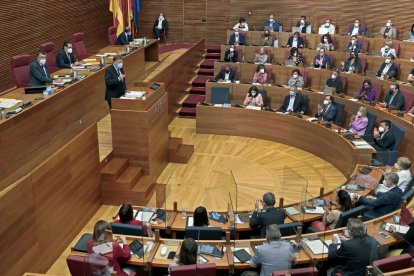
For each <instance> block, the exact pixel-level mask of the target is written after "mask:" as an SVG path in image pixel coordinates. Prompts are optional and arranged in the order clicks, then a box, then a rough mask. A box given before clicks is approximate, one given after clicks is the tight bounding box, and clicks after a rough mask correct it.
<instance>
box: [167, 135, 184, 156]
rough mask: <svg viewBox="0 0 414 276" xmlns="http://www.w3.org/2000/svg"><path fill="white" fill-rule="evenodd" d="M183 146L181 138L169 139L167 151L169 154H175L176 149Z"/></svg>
mask: <svg viewBox="0 0 414 276" xmlns="http://www.w3.org/2000/svg"><path fill="white" fill-rule="evenodd" d="M182 144H183V138H179V137H170V140H169V142H168V151H169V153H170V154H171V153H174V154H175V153H176V152H177V151H178V149H179V148H180V147H181V145H182Z"/></svg>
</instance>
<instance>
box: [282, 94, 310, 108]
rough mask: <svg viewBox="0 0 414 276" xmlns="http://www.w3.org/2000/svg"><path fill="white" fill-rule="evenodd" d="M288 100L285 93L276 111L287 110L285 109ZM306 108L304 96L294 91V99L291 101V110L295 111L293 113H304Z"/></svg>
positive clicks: (287, 105) (288, 96)
mask: <svg viewBox="0 0 414 276" xmlns="http://www.w3.org/2000/svg"><path fill="white" fill-rule="evenodd" d="M289 101H290V95H287V96H286V97H285V98H284V99H283V105H282V106H281V107H280V108H279V110H278V111H280V112H287V109H288V107H289ZM306 109H307V102H306V98H305V97H304V96H302V95H301V94H299V93H296V96H295V101H294V102H293V112H295V113H299V112H303V113H306Z"/></svg>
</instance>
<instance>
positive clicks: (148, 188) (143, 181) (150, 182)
mask: <svg viewBox="0 0 414 276" xmlns="http://www.w3.org/2000/svg"><path fill="white" fill-rule="evenodd" d="M155 185H156V179H155V177H154V176H151V175H143V176H141V177H140V179H138V182H137V183H135V185H134V187H133V188H132V192H135V193H139V194H142V195H143V196H144V198H148V196H149V195H151V193H153V192H154V189H155Z"/></svg>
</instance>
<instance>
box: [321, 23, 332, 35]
mask: <svg viewBox="0 0 414 276" xmlns="http://www.w3.org/2000/svg"><path fill="white" fill-rule="evenodd" d="M327 33H329V34H335V26H334V25H332V24H331V25H329V27H328V28H327V27H326V26H325V24H323V25H321V26H320V27H319V34H322V35H324V34H327Z"/></svg>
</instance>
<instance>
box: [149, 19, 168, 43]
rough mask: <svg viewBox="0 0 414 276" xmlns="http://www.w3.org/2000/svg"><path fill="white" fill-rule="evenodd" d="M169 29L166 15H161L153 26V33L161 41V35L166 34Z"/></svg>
mask: <svg viewBox="0 0 414 276" xmlns="http://www.w3.org/2000/svg"><path fill="white" fill-rule="evenodd" d="M167 29H168V21H167V19H165V17H164V14H163V13H160V15H159V16H158V17H157V19H156V20H155V22H154V26H152V32H153V33H154V36H155V38H156V39H158V40H160V38H161V35H162V34H164V33H165V32H166V31H167Z"/></svg>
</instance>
